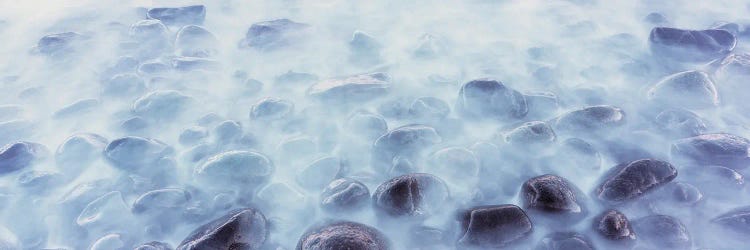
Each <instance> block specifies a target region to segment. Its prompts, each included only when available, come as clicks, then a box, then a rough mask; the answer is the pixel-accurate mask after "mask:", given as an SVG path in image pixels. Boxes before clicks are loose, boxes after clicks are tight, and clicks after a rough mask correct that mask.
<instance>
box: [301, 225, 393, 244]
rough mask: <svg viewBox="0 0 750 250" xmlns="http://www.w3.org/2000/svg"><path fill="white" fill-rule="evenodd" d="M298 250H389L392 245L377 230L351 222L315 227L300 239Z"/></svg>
mask: <svg viewBox="0 0 750 250" xmlns="http://www.w3.org/2000/svg"><path fill="white" fill-rule="evenodd" d="M295 249H296V250H339V249H357V250H388V249H391V243H390V241H389V240H388V238H386V237H385V235H383V233H381V232H380V231H378V230H377V229H375V228H373V227H370V226H368V225H365V224H360V223H357V222H350V221H339V222H333V223H330V224H327V225H323V226H316V227H313V228H311V229H309V230H307V232H305V234H303V235H302V237H300V239H299V242H298V243H297V247H296V248H295Z"/></svg>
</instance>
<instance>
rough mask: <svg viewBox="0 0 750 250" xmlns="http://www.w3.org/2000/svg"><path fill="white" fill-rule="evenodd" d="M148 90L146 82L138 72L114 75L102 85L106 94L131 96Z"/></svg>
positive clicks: (103, 92)
mask: <svg viewBox="0 0 750 250" xmlns="http://www.w3.org/2000/svg"><path fill="white" fill-rule="evenodd" d="M144 91H146V82H145V81H143V79H141V77H139V76H138V75H136V74H133V73H124V74H117V75H114V76H112V78H110V79H109V80H108V81H106V82H105V83H104V84H103V86H102V94H103V95H106V96H118V97H130V96H134V95H139V94H142V93H143V92H144Z"/></svg>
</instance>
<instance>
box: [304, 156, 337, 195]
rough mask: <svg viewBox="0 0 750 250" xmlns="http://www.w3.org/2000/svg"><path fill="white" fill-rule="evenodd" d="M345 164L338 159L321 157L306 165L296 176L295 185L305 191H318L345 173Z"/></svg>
mask: <svg viewBox="0 0 750 250" xmlns="http://www.w3.org/2000/svg"><path fill="white" fill-rule="evenodd" d="M345 164H346V163H345V162H343V161H342V160H341V159H340V158H338V157H333V156H330V157H323V158H320V159H317V160H315V161H314V162H312V163H310V165H307V166H306V167H305V168H304V169H302V171H300V172H299V173H298V174H297V178H296V180H297V183H298V184H299V185H300V186H302V187H304V188H307V189H311V190H320V189H322V188H324V187H326V185H328V184H329V183H330V182H331V181H333V180H335V179H336V178H339V177H341V175H343V173H344V172H345V171H346V165H345Z"/></svg>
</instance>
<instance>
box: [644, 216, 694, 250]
mask: <svg viewBox="0 0 750 250" xmlns="http://www.w3.org/2000/svg"><path fill="white" fill-rule="evenodd" d="M633 228H634V229H635V232H636V233H637V234H638V236H639V237H640V238H641V239H642V240H643V242H645V243H647V244H650V245H653V246H654V247H657V248H660V249H687V248H690V247H691V246H692V238H691V237H690V233H689V232H688V230H687V228H685V225H683V224H682V222H680V220H678V219H677V218H675V217H672V216H668V215H649V216H646V217H643V218H639V219H637V220H635V221H633Z"/></svg>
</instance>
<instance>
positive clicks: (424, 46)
mask: <svg viewBox="0 0 750 250" xmlns="http://www.w3.org/2000/svg"><path fill="white" fill-rule="evenodd" d="M417 43H418V44H417V47H416V48H415V49H414V52H413V55H414V57H415V58H419V59H433V58H436V57H438V56H441V55H444V54H445V53H446V50H447V48H446V44H445V42H444V41H443V40H441V39H440V38H438V37H436V36H434V35H432V34H423V35H422V36H420V37H419V41H418V42H417Z"/></svg>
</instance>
